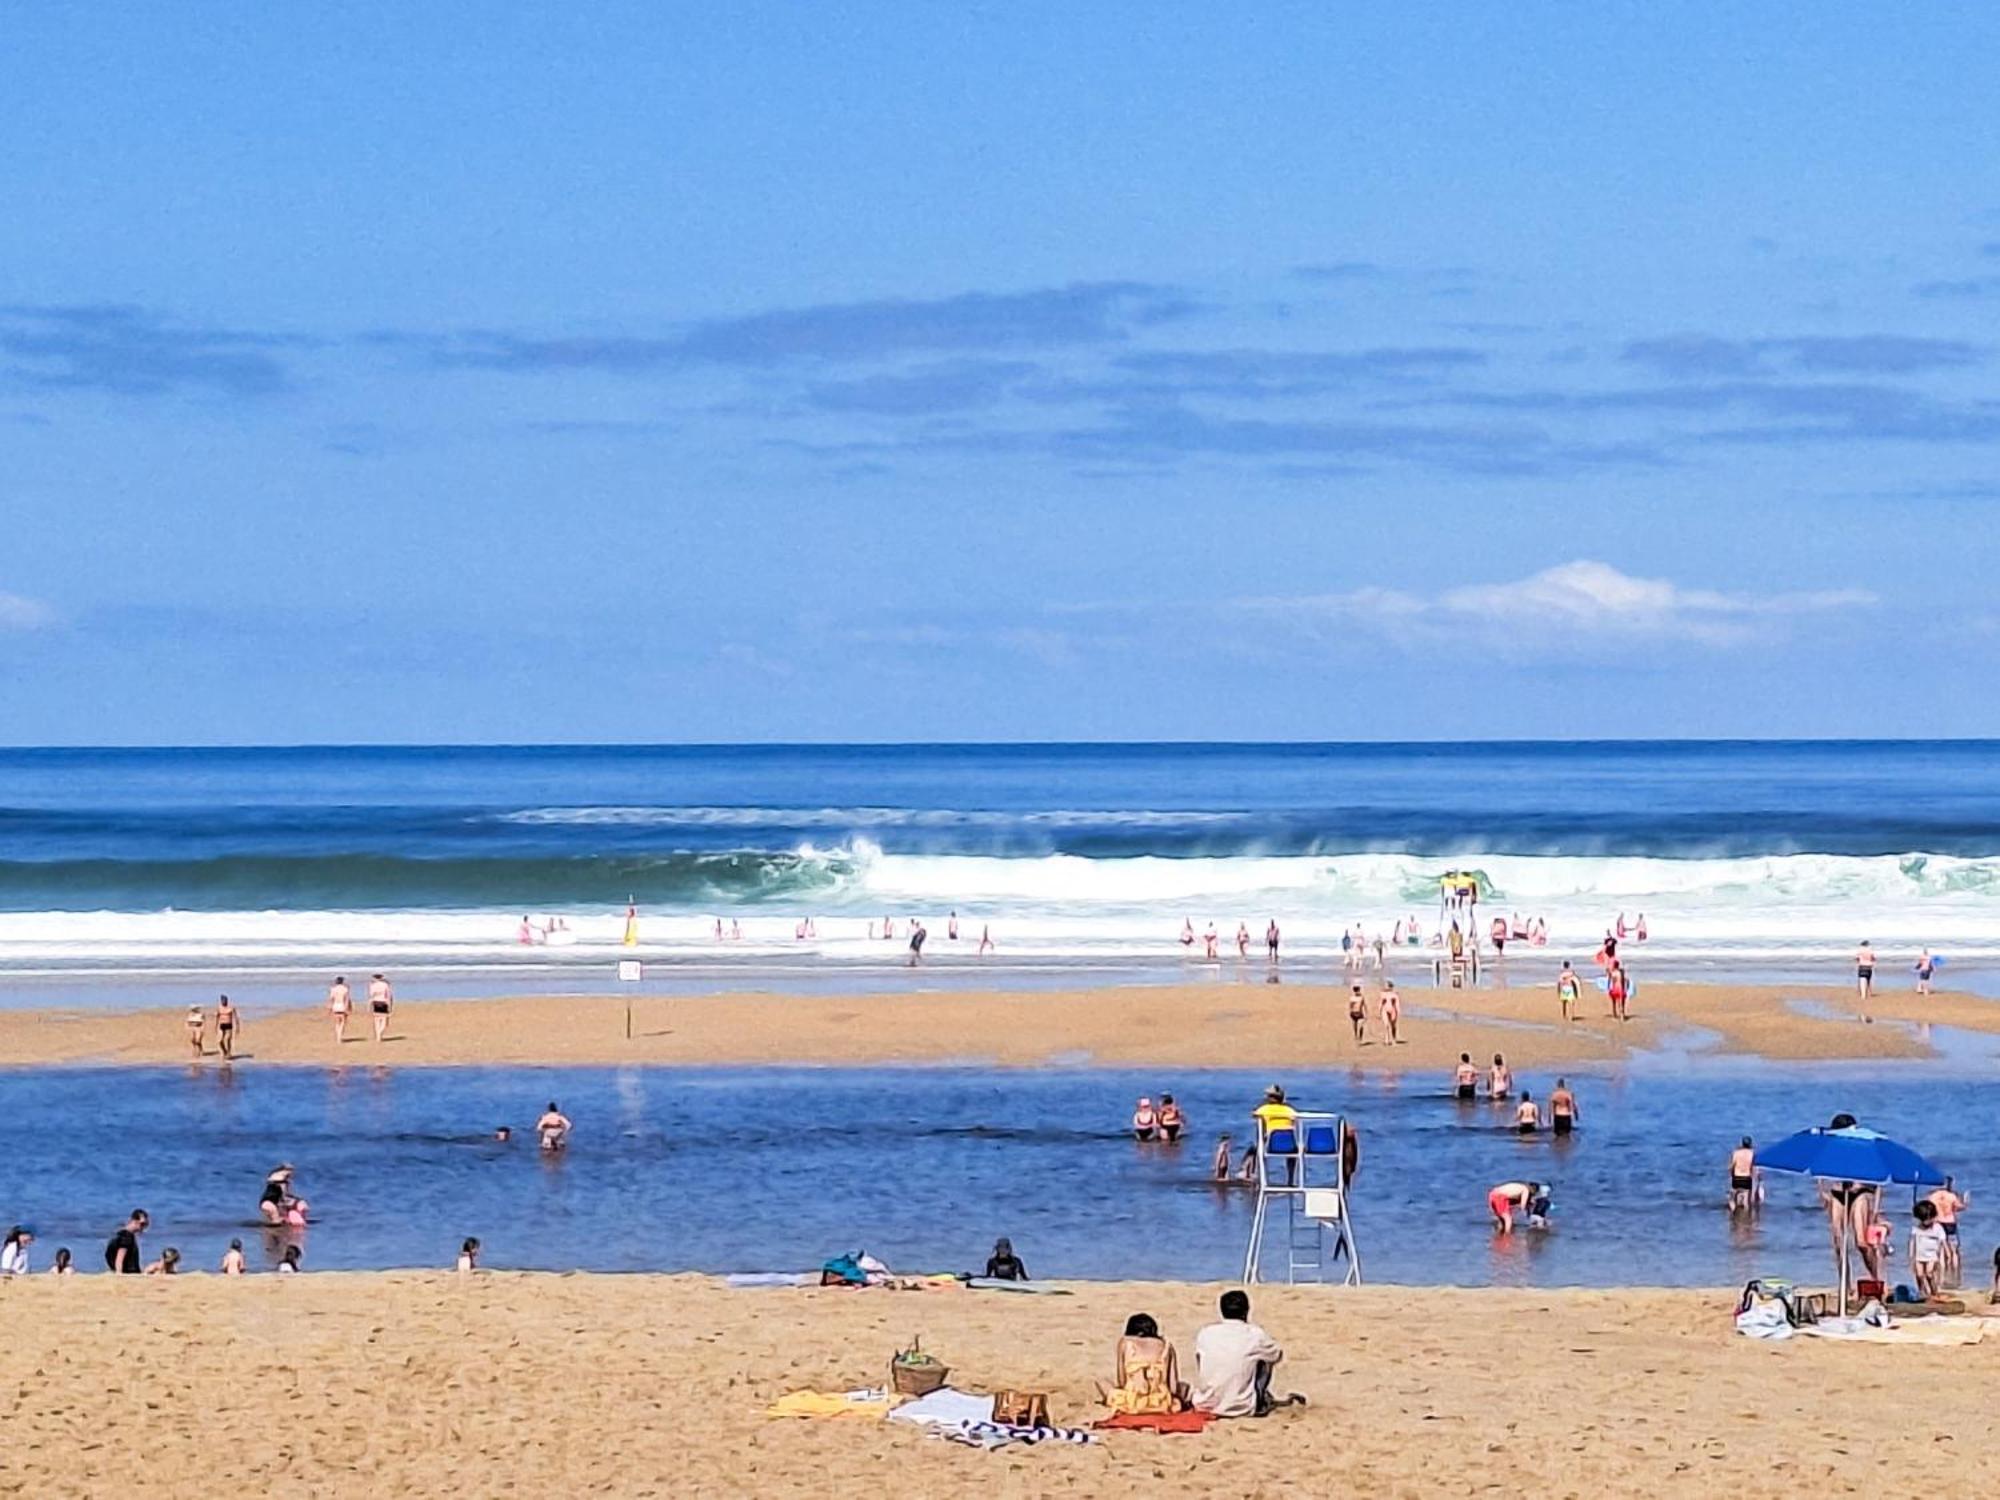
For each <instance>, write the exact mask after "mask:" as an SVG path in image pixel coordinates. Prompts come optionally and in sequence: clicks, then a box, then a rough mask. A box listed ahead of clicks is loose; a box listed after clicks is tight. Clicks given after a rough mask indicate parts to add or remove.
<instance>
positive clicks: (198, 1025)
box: [187, 1005, 208, 1062]
mask: <svg viewBox="0 0 2000 1500" xmlns="http://www.w3.org/2000/svg"><path fill="white" fill-rule="evenodd" d="M207 1024H208V1023H207V1021H205V1020H203V1019H202V1014H201V1007H200V1006H199V1005H190V1006H189V1007H188V1013H187V1038H188V1045H189V1046H190V1047H192V1048H193V1049H194V1056H195V1061H196V1062H199V1061H201V1058H202V1046H201V1033H202V1029H203V1028H204V1027H205V1026H207Z"/></svg>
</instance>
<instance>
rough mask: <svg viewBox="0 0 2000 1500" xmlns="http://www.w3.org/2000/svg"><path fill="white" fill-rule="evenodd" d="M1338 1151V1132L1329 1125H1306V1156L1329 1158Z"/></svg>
mask: <svg viewBox="0 0 2000 1500" xmlns="http://www.w3.org/2000/svg"><path fill="white" fill-rule="evenodd" d="M1339 1149H1340V1140H1339V1132H1337V1131H1336V1130H1335V1129H1334V1128H1333V1127H1332V1126H1331V1125H1308V1126H1307V1127H1306V1155H1308V1156H1331V1155H1333V1153H1334V1152H1336V1151H1338V1150H1339Z"/></svg>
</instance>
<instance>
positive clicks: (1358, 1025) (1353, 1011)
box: [1347, 980, 1368, 1044]
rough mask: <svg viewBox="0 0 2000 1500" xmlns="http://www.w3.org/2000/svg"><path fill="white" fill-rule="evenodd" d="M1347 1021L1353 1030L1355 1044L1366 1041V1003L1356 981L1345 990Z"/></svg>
mask: <svg viewBox="0 0 2000 1500" xmlns="http://www.w3.org/2000/svg"><path fill="white" fill-rule="evenodd" d="M1347 1021H1348V1024H1349V1025H1350V1026H1352V1027H1353V1028H1354V1040H1355V1042H1356V1043H1357V1044H1363V1043H1366V1042H1367V1040H1368V1002H1367V1000H1365V999H1364V998H1362V994H1361V983H1360V981H1359V980H1356V981H1355V982H1354V983H1353V984H1351V985H1349V986H1348V990H1347Z"/></svg>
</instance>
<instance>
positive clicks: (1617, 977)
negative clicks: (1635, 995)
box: [1604, 959, 1632, 1021]
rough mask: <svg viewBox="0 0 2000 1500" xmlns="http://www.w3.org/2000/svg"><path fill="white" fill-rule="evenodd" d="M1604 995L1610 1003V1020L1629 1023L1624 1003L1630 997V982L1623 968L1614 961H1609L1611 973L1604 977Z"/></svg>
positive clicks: (1629, 1017)
mask: <svg viewBox="0 0 2000 1500" xmlns="http://www.w3.org/2000/svg"><path fill="white" fill-rule="evenodd" d="M1604 993H1605V995H1606V997H1607V998H1609V1000H1610V1001H1611V1019H1612V1020H1614V1021H1629V1020H1631V1019H1632V1017H1631V1016H1630V1015H1628V1014H1627V1013H1626V1010H1625V1002H1626V1001H1627V1000H1629V999H1630V998H1631V996H1632V981H1631V980H1630V979H1629V978H1628V977H1627V976H1626V973H1625V966H1624V965H1623V964H1621V963H1619V962H1618V961H1617V960H1616V959H1613V960H1612V961H1611V972H1610V973H1609V974H1606V975H1605V976H1604Z"/></svg>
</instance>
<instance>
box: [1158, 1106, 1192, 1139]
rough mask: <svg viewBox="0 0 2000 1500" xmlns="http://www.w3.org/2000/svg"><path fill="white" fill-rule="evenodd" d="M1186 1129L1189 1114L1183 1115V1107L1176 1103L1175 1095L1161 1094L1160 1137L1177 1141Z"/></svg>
mask: <svg viewBox="0 0 2000 1500" xmlns="http://www.w3.org/2000/svg"><path fill="white" fill-rule="evenodd" d="M1185 1129H1187V1116H1185V1115H1183V1114H1182V1113H1181V1107H1180V1106H1179V1105H1178V1104H1176V1103H1174V1096H1173V1095H1172V1094H1162V1095H1160V1139H1161V1140H1163V1141H1177V1140H1179V1139H1180V1138H1181V1132H1182V1131H1183V1130H1185Z"/></svg>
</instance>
